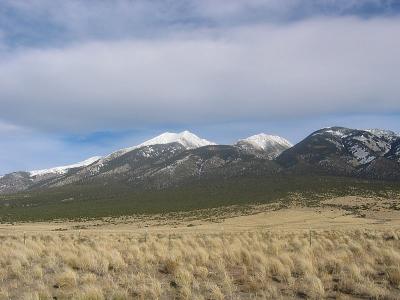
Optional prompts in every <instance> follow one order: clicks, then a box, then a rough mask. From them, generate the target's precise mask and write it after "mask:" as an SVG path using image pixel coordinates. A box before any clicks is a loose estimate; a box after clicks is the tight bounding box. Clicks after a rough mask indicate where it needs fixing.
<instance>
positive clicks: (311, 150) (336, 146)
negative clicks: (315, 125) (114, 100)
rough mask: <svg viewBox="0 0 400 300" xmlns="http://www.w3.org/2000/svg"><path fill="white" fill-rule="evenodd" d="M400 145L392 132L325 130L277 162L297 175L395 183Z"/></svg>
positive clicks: (295, 147) (397, 175)
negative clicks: (345, 177)
mask: <svg viewBox="0 0 400 300" xmlns="http://www.w3.org/2000/svg"><path fill="white" fill-rule="evenodd" d="M399 141H400V136H399V135H397V134H395V133H394V132H391V131H384V130H376V129H375V130H357V129H349V128H343V127H331V128H324V129H321V130H318V131H316V132H314V133H312V134H311V135H309V136H308V137H306V138H305V139H304V140H303V141H301V142H300V143H298V144H296V145H295V146H293V147H292V148H290V149H288V150H286V151H284V152H283V153H282V154H281V155H280V156H279V157H278V158H277V162H278V163H279V164H281V165H282V166H283V167H284V168H285V169H286V170H287V171H293V172H301V173H304V172H322V173H326V174H331V175H346V176H357V177H365V178H375V179H388V180H393V179H398V178H400V164H399V162H400V160H399V159H400V156H399V154H400V153H399V151H398V147H399V146H398V145H399Z"/></svg>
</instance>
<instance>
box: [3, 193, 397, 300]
mask: <svg viewBox="0 0 400 300" xmlns="http://www.w3.org/2000/svg"><path fill="white" fill-rule="evenodd" d="M397 202H398V200H397V199H380V198H361V197H339V198H332V199H327V200H324V201H322V202H321V203H320V204H319V205H318V206H313V207H304V206H302V205H301V204H300V203H297V202H296V201H292V203H291V205H289V206H288V207H281V205H280V204H271V205H264V206H249V207H246V208H245V209H244V208H243V207H242V208H240V209H239V208H238V207H230V208H225V209H223V210H222V209H214V210H211V211H198V212H197V213H188V212H187V213H176V214H172V215H152V216H144V215H142V216H139V215H137V216H133V217H125V218H110V219H102V220H91V221H87V222H76V221H70V222H65V221H63V222H35V223H14V224H13V225H10V224H2V225H1V226H0V241H1V247H0V266H1V268H0V299H300V298H309V299H325V298H326V299H399V298H400V240H399V238H400V211H399V210H397V206H396V204H397Z"/></svg>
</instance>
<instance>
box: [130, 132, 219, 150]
mask: <svg viewBox="0 0 400 300" xmlns="http://www.w3.org/2000/svg"><path fill="white" fill-rule="evenodd" d="M170 143H179V144H181V145H182V146H184V147H185V148H186V149H194V148H199V147H203V146H208V145H215V143H213V142H210V141H207V140H205V139H202V138H199V137H198V136H197V135H195V134H193V133H191V132H189V131H187V130H185V131H182V132H180V133H173V132H165V133H163V134H160V135H159V136H156V137H155V138H152V139H150V140H148V141H145V142H143V143H141V144H140V145H138V146H135V148H140V147H144V146H150V145H158V144H170Z"/></svg>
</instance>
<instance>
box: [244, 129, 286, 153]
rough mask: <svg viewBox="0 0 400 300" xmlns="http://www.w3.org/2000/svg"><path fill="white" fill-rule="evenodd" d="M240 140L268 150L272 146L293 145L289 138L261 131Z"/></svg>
mask: <svg viewBox="0 0 400 300" xmlns="http://www.w3.org/2000/svg"><path fill="white" fill-rule="evenodd" d="M238 142H246V143H249V144H251V145H253V146H254V147H255V148H259V149H262V150H266V149H267V148H269V147H271V146H277V145H280V146H283V147H286V148H290V147H292V146H293V145H292V143H290V142H289V141H288V140H286V139H284V138H283V137H280V136H277V135H269V134H265V133H260V134H256V135H252V136H250V137H248V138H245V139H242V140H239V141H238Z"/></svg>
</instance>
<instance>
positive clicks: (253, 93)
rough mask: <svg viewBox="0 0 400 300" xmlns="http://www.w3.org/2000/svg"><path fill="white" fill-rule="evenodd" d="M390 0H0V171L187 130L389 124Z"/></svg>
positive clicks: (399, 60)
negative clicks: (164, 133)
mask: <svg viewBox="0 0 400 300" xmlns="http://www.w3.org/2000/svg"><path fill="white" fill-rule="evenodd" d="M399 37H400V0H386V1H383V0H354V1H353V0H319V1H317V0H219V1H218V0H164V1H162V0H152V1H148V0H135V1H128V0H114V1H111V0H103V1H102V0H96V1H94V0H85V1H84V0H69V1H64V0H32V1H24V0H2V1H1V2H0V174H5V173H8V172H12V171H16V170H32V169H40V168H47V167H52V166H57V165H65V164H70V163H74V162H77V161H81V160H84V159H86V158H88V157H91V156H94V155H105V154H108V153H110V152H112V151H114V150H117V149H120V148H123V147H127V146H132V145H136V144H139V143H141V142H143V141H144V140H146V139H149V138H151V137H154V136H155V135H158V134H160V133H163V132H165V131H170V132H178V131H183V130H186V129H187V130H190V131H192V132H193V133H195V134H197V135H199V136H200V137H202V138H206V139H208V140H211V141H214V142H216V143H221V144H231V143H234V142H235V141H236V140H238V139H240V138H245V137H248V136H250V135H253V134H257V133H260V132H265V133H269V134H276V135H280V136H282V137H285V138H287V139H288V140H290V141H291V142H293V143H296V142H299V141H300V140H301V139H303V138H304V137H306V136H307V135H309V134H310V133H311V132H313V131H315V130H317V129H319V128H322V127H329V126H346V127H351V128H358V129H362V128H383V129H390V130H393V131H396V132H400V81H399V79H400V55H399V49H400V38H399Z"/></svg>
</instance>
